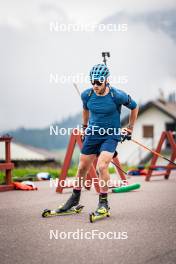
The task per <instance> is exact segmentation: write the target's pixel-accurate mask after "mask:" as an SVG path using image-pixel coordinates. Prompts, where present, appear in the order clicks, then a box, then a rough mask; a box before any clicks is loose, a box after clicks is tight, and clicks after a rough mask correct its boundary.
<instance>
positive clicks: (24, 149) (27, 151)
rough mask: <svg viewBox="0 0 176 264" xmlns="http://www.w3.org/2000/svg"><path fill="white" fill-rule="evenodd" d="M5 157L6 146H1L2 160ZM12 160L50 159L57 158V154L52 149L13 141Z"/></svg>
mask: <svg viewBox="0 0 176 264" xmlns="http://www.w3.org/2000/svg"><path fill="white" fill-rule="evenodd" d="M4 158H5V147H2V146H0V160H4ZM11 158H12V160H48V159H56V154H53V153H52V152H50V151H46V150H43V149H39V148H36V147H32V146H29V145H24V144H21V143H18V142H13V141H12V142H11Z"/></svg>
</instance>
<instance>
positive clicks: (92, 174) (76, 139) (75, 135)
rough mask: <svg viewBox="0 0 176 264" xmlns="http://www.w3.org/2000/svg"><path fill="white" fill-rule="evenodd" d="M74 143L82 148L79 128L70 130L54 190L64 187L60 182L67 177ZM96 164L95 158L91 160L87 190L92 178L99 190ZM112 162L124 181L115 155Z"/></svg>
mask: <svg viewBox="0 0 176 264" xmlns="http://www.w3.org/2000/svg"><path fill="white" fill-rule="evenodd" d="M76 143H77V144H78V146H79V148H80V149H81V148H82V140H81V133H80V132H79V130H77V129H74V132H72V134H71V136H70V141H69V144H68V147H67V151H66V155H65V159H64V163H63V166H62V170H61V174H60V177H59V180H58V186H57V188H56V192H59V193H62V191H63V189H64V187H63V185H62V182H63V181H65V180H66V178H67V172H68V169H69V166H70V162H71V159H72V155H73V151H74V148H75V145H76ZM96 164H97V159H96V160H95V161H94V162H93V165H92V166H91V168H90V170H89V172H88V174H87V178H86V180H89V182H90V186H88V187H86V189H88V190H89V189H90V188H91V185H92V179H94V187H95V189H96V191H97V192H100V189H99V184H98V175H97V173H96ZM113 164H114V165H115V166H116V171H117V172H118V173H119V175H120V178H121V180H123V181H126V177H125V174H124V173H123V172H122V168H121V165H120V162H119V160H118V158H117V157H115V158H113ZM96 179H97V180H96ZM69 187H73V186H69Z"/></svg>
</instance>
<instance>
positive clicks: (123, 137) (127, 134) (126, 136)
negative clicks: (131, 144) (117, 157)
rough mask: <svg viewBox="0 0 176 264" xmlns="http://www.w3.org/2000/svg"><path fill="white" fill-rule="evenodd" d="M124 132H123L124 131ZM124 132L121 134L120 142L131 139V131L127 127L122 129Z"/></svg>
mask: <svg viewBox="0 0 176 264" xmlns="http://www.w3.org/2000/svg"><path fill="white" fill-rule="evenodd" d="M124 132H125V133H124ZM124 132H123V133H122V134H121V143H122V142H124V141H125V140H131V139H132V131H131V130H129V129H128V128H127V129H124Z"/></svg>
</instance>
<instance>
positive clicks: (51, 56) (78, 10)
mask: <svg viewBox="0 0 176 264" xmlns="http://www.w3.org/2000/svg"><path fill="white" fill-rule="evenodd" d="M174 2H175V1H169V0H167V1H161V0H157V1H152V2H151V1H150V2H149V1H147V0H146V1H144V0H143V1H141V0H139V1H137V0H136V1H130V0H128V1H124V0H121V1H116V0H109V1H105V0H102V1H95V0H94V1H92V0H91V1H81V0H80V1H78V0H77V1H71V0H70V1H69V0H64V1H56V0H47V1H38V0H30V1H29V0H28V1H25V0H15V1H12V0H11V1H9V0H5V1H2V0H1V1H0V36H1V40H0V58H1V59H0V69H1V73H0V130H6V129H14V128H18V127H22V126H23V127H27V128H29V127H36V128H37V127H45V126H47V125H49V124H51V123H53V122H55V121H59V120H61V119H62V118H64V117H67V116H68V115H73V114H75V113H77V112H79V111H80V110H81V102H80V99H79V97H78V95H77V93H76V91H75V90H74V88H73V85H72V81H68V82H66V83H64V84H63V83H62V82H58V83H54V82H52V83H51V82H50V76H51V74H53V75H57V76H58V77H59V78H60V77H63V76H70V75H71V76H72V75H81V74H83V75H87V74H88V73H89V70H90V68H91V67H92V66H93V65H94V64H96V63H101V62H102V58H101V52H102V51H110V53H111V57H110V58H109V60H108V66H109V68H110V71H111V74H112V77H113V80H112V85H114V86H116V87H118V88H120V89H124V90H125V91H127V92H128V93H130V94H131V95H132V97H133V98H134V99H136V100H137V101H138V102H146V101H148V100H154V99H155V98H156V97H157V96H158V89H159V88H161V89H162V90H163V91H164V93H165V95H168V93H169V92H171V91H174V90H175V89H176V32H175V31H176V29H175V28H176V2H175V3H174ZM51 22H58V23H64V24H66V25H68V24H71V23H72V24H73V23H79V24H84V25H85V24H92V23H105V24H108V23H110V24H111V23H113V24H117V25H118V24H120V23H121V24H122V23H123V24H127V25H128V30H127V31H126V32H107V31H105V32H100V31H95V32H80V31H79V32H51V31H50V23H51ZM120 76H122V77H123V76H125V79H126V78H128V82H127V83H124V84H122V83H119V79H118V78H120ZM115 77H116V79H115ZM78 85H79V88H80V90H81V91H82V90H84V89H85V88H86V87H89V85H90V84H89V83H88V82H87V83H85V82H84V83H82V82H78Z"/></svg>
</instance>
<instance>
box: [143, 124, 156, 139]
mask: <svg viewBox="0 0 176 264" xmlns="http://www.w3.org/2000/svg"><path fill="white" fill-rule="evenodd" d="M153 136H154V128H153V126H143V137H144V138H153Z"/></svg>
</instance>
